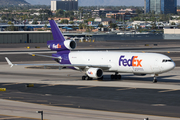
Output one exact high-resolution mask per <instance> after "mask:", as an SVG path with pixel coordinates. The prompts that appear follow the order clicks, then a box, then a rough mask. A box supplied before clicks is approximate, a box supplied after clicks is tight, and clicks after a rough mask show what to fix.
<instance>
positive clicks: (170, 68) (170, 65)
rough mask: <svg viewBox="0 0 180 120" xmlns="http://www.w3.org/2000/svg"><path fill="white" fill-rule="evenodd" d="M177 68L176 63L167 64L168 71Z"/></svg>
mask: <svg viewBox="0 0 180 120" xmlns="http://www.w3.org/2000/svg"><path fill="white" fill-rule="evenodd" d="M175 67H176V64H175V63H174V61H172V62H170V63H168V64H167V69H168V71H170V70H173V69H174V68H175Z"/></svg>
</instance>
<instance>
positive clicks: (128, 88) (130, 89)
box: [117, 88, 136, 91]
mask: <svg viewBox="0 0 180 120" xmlns="http://www.w3.org/2000/svg"><path fill="white" fill-rule="evenodd" d="M131 89H136V88H124V89H117V90H118V91H120V90H131Z"/></svg>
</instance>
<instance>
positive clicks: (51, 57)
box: [28, 53, 62, 60]
mask: <svg viewBox="0 0 180 120" xmlns="http://www.w3.org/2000/svg"><path fill="white" fill-rule="evenodd" d="M28 54H29V55H32V56H40V57H46V58H53V59H60V60H61V59H62V58H60V57H53V56H48V55H40V54H34V53H28Z"/></svg>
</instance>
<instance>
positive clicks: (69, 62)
mask: <svg viewBox="0 0 180 120" xmlns="http://www.w3.org/2000/svg"><path fill="white" fill-rule="evenodd" d="M49 22H50V25H51V31H52V34H53V38H54V40H50V41H48V42H47V45H48V48H49V49H51V50H52V51H57V53H56V54H52V56H47V55H39V54H33V53H31V55H36V56H41V57H48V58H52V59H54V60H55V61H56V62H58V63H59V64H12V63H11V61H10V60H9V59H8V58H7V57H6V58H5V59H6V61H7V62H8V64H9V65H11V67H12V66H13V65H32V66H34V65H36V66H37V65H39V66H59V67H68V68H71V69H73V70H79V71H81V72H84V73H85V75H84V76H82V80H92V79H93V78H94V79H103V72H105V71H106V72H114V73H115V74H114V75H111V79H121V75H120V74H119V73H133V74H135V75H146V74H150V75H153V76H154V79H153V82H157V79H156V76H158V74H161V73H165V72H168V71H170V70H172V69H174V68H175V63H174V62H173V60H172V59H171V58H169V57H168V56H165V55H162V54H156V53H127V52H109V51H102V52H98V51H71V50H74V49H75V48H76V42H75V41H74V40H65V38H64V36H63V35H62V33H61V31H60V29H59V28H58V26H57V25H56V23H55V21H54V20H50V21H49Z"/></svg>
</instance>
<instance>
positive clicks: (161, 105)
mask: <svg viewBox="0 0 180 120" xmlns="http://www.w3.org/2000/svg"><path fill="white" fill-rule="evenodd" d="M151 106H160V107H163V106H166V105H165V104H152V105H151Z"/></svg>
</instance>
